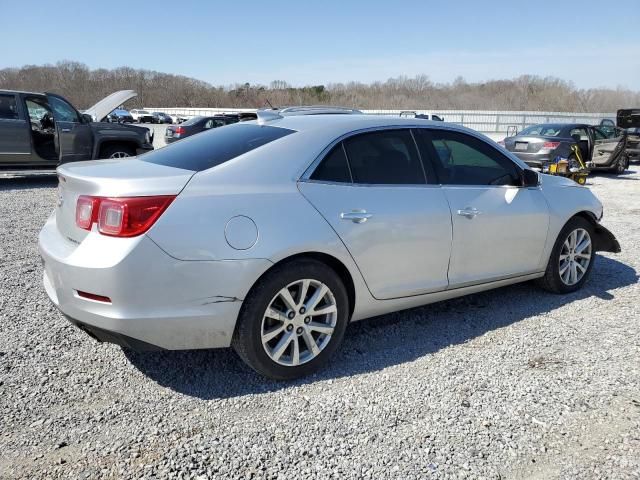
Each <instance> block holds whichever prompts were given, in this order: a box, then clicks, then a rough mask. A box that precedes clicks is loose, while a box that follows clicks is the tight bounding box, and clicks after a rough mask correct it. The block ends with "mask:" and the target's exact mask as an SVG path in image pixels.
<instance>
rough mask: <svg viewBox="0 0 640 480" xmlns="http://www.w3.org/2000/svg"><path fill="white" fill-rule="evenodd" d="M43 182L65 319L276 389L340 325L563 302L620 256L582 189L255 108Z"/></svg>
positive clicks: (423, 140)
mask: <svg viewBox="0 0 640 480" xmlns="http://www.w3.org/2000/svg"><path fill="white" fill-rule="evenodd" d="M310 113H312V114H313V115H310ZM58 174H59V197H58V205H57V207H56V209H55V211H54V213H53V214H52V215H51V217H50V218H49V219H48V221H47V222H46V224H45V226H44V228H43V229H42V231H41V233H40V237H39V245H40V251H41V255H42V258H43V260H44V267H45V268H44V286H45V289H46V291H47V293H48V295H49V297H50V298H51V300H52V301H53V303H54V304H55V305H56V306H57V307H58V308H59V309H60V310H61V311H62V312H63V313H64V315H65V316H67V318H68V319H69V320H70V321H71V322H73V323H74V324H75V325H77V326H78V327H80V328H81V329H83V330H84V331H86V332H87V333H88V334H89V335H91V336H92V337H94V338H96V339H98V340H101V341H108V342H114V343H118V344H120V345H123V346H125V347H128V348H133V349H139V350H144V349H194V348H217V347H229V346H231V347H233V348H234V349H235V351H236V352H237V353H238V354H239V356H240V357H241V358H242V359H243V360H244V361H245V362H246V363H247V364H249V365H250V366H251V367H252V368H254V369H255V370H256V371H258V372H259V373H261V374H263V375H266V376H268V377H272V378H276V379H291V378H295V377H299V376H301V375H306V374H309V373H310V372H312V371H314V370H315V369H317V368H318V367H319V366H320V365H321V364H323V363H324V362H325V361H326V360H327V359H328V358H329V357H331V356H332V355H333V353H334V352H335V350H336V348H338V346H339V344H340V342H341V340H342V338H343V336H344V332H345V328H346V326H347V324H348V323H349V322H350V321H356V320H362V319H365V318H368V317H372V316H375V315H381V314H385V313H389V312H393V311H397V310H401V309H406V308H411V307H415V306H418V305H424V304H428V303H432V302H437V301H440V300H445V299H449V298H453V297H459V296H462V295H467V294H470V293H474V292H479V291H482V290H487V289H491V288H496V287H501V286H504V285H509V284H513V283H516V282H523V281H526V280H532V279H537V281H538V283H539V284H540V285H541V286H542V287H544V288H546V289H548V290H550V291H553V292H557V293H568V292H572V291H575V290H577V289H578V288H580V287H581V286H582V285H583V284H584V283H585V281H586V280H587V278H588V277H589V273H590V272H591V270H592V268H593V266H594V261H595V259H596V257H595V252H596V251H602V250H604V251H611V252H618V251H619V250H620V247H619V245H618V242H617V241H616V239H615V238H614V236H613V235H612V234H611V233H610V232H609V231H608V230H606V229H605V228H604V227H603V226H602V225H601V224H600V223H599V221H600V219H601V217H602V205H601V204H600V202H599V201H598V200H597V199H596V197H595V196H594V195H593V194H592V193H591V191H590V190H589V189H588V188H585V187H581V186H578V185H577V184H576V183H574V182H572V181H570V180H567V179H564V178H561V177H552V176H546V175H539V174H538V173H536V172H534V171H532V170H530V169H529V168H528V167H527V166H526V165H525V164H524V163H523V162H521V161H520V160H518V159H517V158H516V157H515V156H514V155H513V154H511V153H509V152H506V151H505V150H504V149H502V148H499V147H498V146H497V145H496V144H494V143H492V142H491V141H489V140H488V139H486V138H485V137H483V136H481V135H479V134H477V133H475V132H473V131H471V130H468V129H465V128H462V127H457V126H454V125H451V124H447V123H442V122H429V121H424V120H416V119H407V118H397V117H378V116H368V115H361V114H358V112H349V111H347V110H341V109H336V110H335V111H334V110H331V109H324V110H318V109H313V108H308V109H305V108H298V109H293V110H284V111H268V112H261V113H260V115H259V118H258V120H257V121H252V122H245V123H239V124H235V125H229V126H225V127H222V128H218V129H214V130H212V131H209V132H206V133H202V134H200V135H196V136H194V137H192V138H188V139H186V140H184V141H181V142H178V143H176V144H173V145H170V146H168V147H166V148H163V149H160V150H156V151H153V152H150V153H148V154H145V155H143V156H141V157H138V158H137V159H127V160H105V161H93V162H78V163H70V164H65V165H63V166H61V167H59V168H58Z"/></svg>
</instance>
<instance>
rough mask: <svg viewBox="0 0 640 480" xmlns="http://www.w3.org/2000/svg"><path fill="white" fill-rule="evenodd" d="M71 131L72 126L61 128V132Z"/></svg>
mask: <svg viewBox="0 0 640 480" xmlns="http://www.w3.org/2000/svg"><path fill="white" fill-rule="evenodd" d="M70 131H71V129H70V128H63V129H61V132H62V133H69V132H70Z"/></svg>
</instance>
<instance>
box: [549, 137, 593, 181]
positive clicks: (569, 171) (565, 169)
mask: <svg viewBox="0 0 640 480" xmlns="http://www.w3.org/2000/svg"><path fill="white" fill-rule="evenodd" d="M571 151H572V152H573V154H574V155H575V156H576V161H577V162H578V165H577V166H576V165H569V160H567V159H564V158H563V159H560V160H558V161H556V162H554V163H552V164H550V165H549V173H550V174H551V175H560V176H562V177H567V178H570V179H571V180H573V181H574V182H576V183H579V184H580V185H584V184H585V183H587V176H588V175H589V169H588V168H587V166H586V165H585V163H584V161H583V160H582V155H581V154H580V149H579V148H578V146H577V145H571Z"/></svg>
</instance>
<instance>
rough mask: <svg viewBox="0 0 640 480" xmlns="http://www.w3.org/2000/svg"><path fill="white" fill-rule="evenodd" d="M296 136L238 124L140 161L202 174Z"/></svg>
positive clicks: (147, 156) (283, 131)
mask: <svg viewBox="0 0 640 480" xmlns="http://www.w3.org/2000/svg"><path fill="white" fill-rule="evenodd" d="M292 133H295V130H289V129H287V128H279V127H271V126H268V125H255V124H246V123H237V124H235V125H229V126H228V127H227V128H213V129H211V130H209V131H207V132H206V133H202V134H200V135H194V136H193V137H189V138H185V139H184V140H181V141H179V142H176V143H172V144H171V145H168V146H166V147H164V148H161V149H158V150H153V151H152V152H149V153H147V154H145V155H143V156H141V157H140V160H143V161H145V162H149V163H155V164H157V165H165V166H167V167H174V168H182V169H184V170H193V171H196V172H200V171H202V170H207V169H208V168H211V167H215V166H217V165H220V164H222V163H224V162H226V161H229V160H231V159H233V158H236V157H239V156H240V155H243V154H245V153H247V152H250V151H251V150H255V149H256V148H259V147H262V146H263V145H266V144H268V143H271V142H273V141H275V140H278V139H279V138H282V137H286V136H287V135H291V134H292Z"/></svg>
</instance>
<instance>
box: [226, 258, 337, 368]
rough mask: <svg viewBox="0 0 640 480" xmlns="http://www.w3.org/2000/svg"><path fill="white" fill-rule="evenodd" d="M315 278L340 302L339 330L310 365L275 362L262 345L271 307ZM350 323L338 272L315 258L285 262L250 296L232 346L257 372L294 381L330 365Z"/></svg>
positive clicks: (247, 297)
mask: <svg viewBox="0 0 640 480" xmlns="http://www.w3.org/2000/svg"><path fill="white" fill-rule="evenodd" d="M302 279H312V280H317V281H319V282H322V283H324V284H325V285H326V286H327V287H329V289H330V291H331V292H332V293H333V296H334V298H335V301H336V306H337V320H336V326H335V329H334V331H333V333H332V335H331V338H330V340H329V343H327V344H326V345H325V346H324V348H323V349H322V351H320V353H319V354H318V355H317V356H316V357H315V358H313V359H312V360H310V361H308V362H307V363H302V364H301V365H298V366H286V365H281V364H279V363H277V362H276V361H275V360H273V359H271V357H269V355H268V354H267V352H266V351H265V348H264V347H263V345H262V339H261V333H262V320H263V316H264V313H265V311H266V309H267V307H268V306H269V305H270V303H271V301H272V299H273V298H274V297H275V296H276V295H277V294H278V292H279V291H280V290H281V289H283V288H284V287H286V286H287V285H290V284H292V283H293V282H296V281H298V280H302ZM348 322H349V299H348V295H347V291H346V289H345V286H344V284H343V282H342V280H341V279H340V277H339V276H338V275H337V274H336V272H335V271H334V270H333V269H332V268H330V267H328V266H327V265H326V264H324V263H322V262H319V261H317V260H314V259H300V260H293V261H291V262H287V263H283V264H282V265H279V266H277V267H275V268H274V269H273V270H271V271H269V272H268V273H267V274H265V276H264V277H263V278H261V279H260V280H259V282H258V283H257V284H256V285H254V286H253V287H252V289H251V291H250V292H249V293H248V294H247V296H246V298H245V300H244V302H243V304H242V308H241V309H240V314H239V315H238V322H237V324H236V329H235V332H234V335H233V339H232V342H231V345H232V347H233V349H234V350H235V351H236V353H237V354H238V356H239V357H240V358H241V359H242V360H243V361H244V362H245V363H246V364H247V365H249V366H250V367H251V368H252V369H253V370H255V371H256V372H258V373H259V374H261V375H264V376H265V377H269V378H272V379H274V380H292V379H294V378H298V377H303V376H305V375H309V374H311V373H313V372H314V371H316V370H317V369H318V368H320V367H321V366H322V365H323V364H324V363H326V362H327V361H328V360H329V359H330V358H331V356H332V355H333V354H334V352H335V351H336V349H337V348H338V347H339V346H340V343H342V339H343V337H344V332H345V329H346V327H347V323H348Z"/></svg>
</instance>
